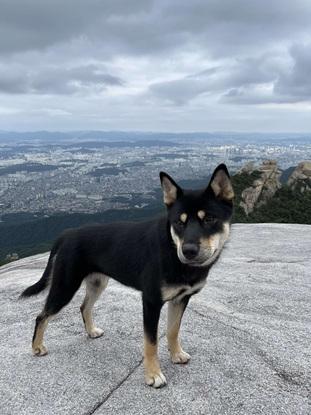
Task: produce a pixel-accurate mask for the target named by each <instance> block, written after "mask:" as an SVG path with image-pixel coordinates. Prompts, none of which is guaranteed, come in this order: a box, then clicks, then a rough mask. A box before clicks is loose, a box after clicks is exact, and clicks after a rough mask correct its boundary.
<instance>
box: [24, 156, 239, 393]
mask: <svg viewBox="0 0 311 415" xmlns="http://www.w3.org/2000/svg"><path fill="white" fill-rule="evenodd" d="M160 178H161V184H162V189H163V195H164V203H165V204H166V206H167V216H165V217H163V218H160V219H154V220H151V221H148V222H140V223H125V222H124V223H114V224H107V225H94V226H87V227H82V228H79V229H74V230H69V231H66V232H65V233H64V234H63V235H62V236H61V237H60V238H59V239H58V240H57V241H56V243H55V244H54V246H53V248H52V250H51V254H50V258H49V261H48V264H47V267H46V269H45V271H44V273H43V276H42V278H41V279H40V280H39V281H38V282H37V283H36V284H34V285H32V286H31V287H29V288H27V289H26V290H25V291H24V292H23V293H22V296H24V297H28V296H31V295H34V294H37V293H39V292H40V291H42V290H43V289H44V288H46V287H47V286H48V285H49V286H50V290H49V294H48V297H47V300H46V303H45V306H44V309H43V311H42V312H41V313H40V314H39V315H38V317H37V319H36V326H35V331H34V335H33V341H32V348H33V353H34V354H35V355H37V356H43V355H45V354H46V353H47V349H46V348H45V346H44V345H43V335H44V331H45V329H46V327H47V324H48V322H49V320H50V319H51V318H52V317H53V316H55V314H57V313H58V312H59V311H60V310H61V309H62V308H63V307H64V306H65V305H66V304H68V303H69V301H70V300H71V299H72V297H73V296H74V294H75V292H76V291H77V290H78V289H79V287H80V285H81V283H82V281H83V280H84V281H85V284H86V295H85V299H84V301H83V304H82V306H81V312H82V317H83V321H84V324H85V328H86V331H87V333H88V335H89V336H90V337H93V338H96V337H99V336H101V335H102V334H103V331H102V330H101V329H99V328H97V327H96V326H95V325H94V321H93V318H92V309H93V306H94V303H95V302H96V300H97V299H98V298H99V296H100V294H101V293H102V292H103V290H104V289H105V288H106V286H107V283H108V279H109V278H113V279H115V280H117V281H119V282H121V283H123V284H125V285H127V286H130V287H133V288H135V289H137V290H140V291H141V292H142V301H143V319H144V366H145V379H146V383H147V384H148V385H152V386H153V387H155V388H158V387H161V386H163V385H165V384H166V379H165V376H164V375H163V373H162V371H161V369H160V364H159V360H158V356H157V349H158V340H157V337H158V336H157V331H158V321H159V316H160V311H161V308H162V306H163V304H164V303H165V302H167V301H168V302H169V304H168V321H167V340H168V347H169V351H170V355H171V359H172V361H173V362H174V363H187V362H188V360H189V359H190V356H189V354H188V353H186V352H185V351H184V350H183V349H182V347H181V345H180V342H179V339H178V332H179V328H180V323H181V318H182V315H183V313H184V311H185V308H186V306H187V304H188V301H189V299H190V297H191V296H192V295H193V294H195V293H198V292H199V291H200V290H201V289H202V287H203V286H204V284H205V282H206V277H207V274H208V272H209V270H210V268H211V267H212V265H213V264H214V263H215V261H216V260H217V258H218V257H219V254H220V252H221V250H222V248H223V245H224V243H225V241H226V239H227V238H228V236H229V230H230V218H231V216H232V210H233V206H232V199H233V189H232V186H231V182H230V178H229V174H228V171H227V168H226V166H225V165H224V164H221V165H220V166H218V167H217V168H216V170H215V171H214V173H213V175H212V178H211V180H210V183H209V185H208V186H207V188H206V189H204V190H183V189H181V188H180V187H179V186H178V185H177V184H176V183H175V182H174V180H173V179H172V178H171V177H170V176H169V175H167V174H166V173H160Z"/></svg>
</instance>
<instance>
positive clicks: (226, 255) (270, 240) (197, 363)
mask: <svg viewBox="0 0 311 415" xmlns="http://www.w3.org/2000/svg"><path fill="white" fill-rule="evenodd" d="M310 246H311V227H310V226H307V225H277V224H259V225H234V226H233V229H232V236H231V240H230V242H229V243H228V244H227V246H226V248H225V250H224V252H223V255H222V258H221V260H220V261H219V262H218V263H217V265H216V266H215V267H214V268H213V270H212V272H211V274H210V276H209V279H208V284H207V286H206V287H205V288H204V289H203V290H202V292H201V293H200V294H198V295H197V296H195V297H194V298H193V299H192V300H191V302H190V305H189V308H188V309H187V311H186V313H185V317H184V320H183V325H182V330H181V337H182V340H183V346H184V349H185V350H186V351H187V352H189V353H190V354H191V355H192V359H191V361H190V363H189V364H188V365H186V366H179V365H173V364H172V363H171V362H170V361H169V358H168V353H167V350H166V342H165V338H164V337H163V335H164V328H165V314H166V307H164V310H163V315H162V318H161V325H160V335H161V340H160V359H161V362H162V369H163V372H164V373H165V375H166V377H167V380H168V386H167V387H166V388H163V389H160V390H154V389H152V388H150V387H148V386H146V385H145V384H144V381H143V368H142V359H141V354H142V338H143V335H142V313H141V303H140V295H139V293H137V292H135V291H133V290H131V289H128V288H125V287H122V286H120V285H118V284H117V283H115V282H112V281H111V282H110V283H109V285H108V288H107V291H106V292H105V293H104V294H103V296H102V298H101V299H100V301H99V302H98V303H97V305H96V306H95V308H96V311H95V318H96V322H97V324H98V326H99V327H102V328H103V329H104V336H103V337H101V338H98V339H95V340H91V339H88V338H87V337H86V334H85V332H84V328H83V324H82V319H81V317H80V314H79V305H80V303H81V301H82V296H83V291H84V290H83V289H81V290H80V291H79V293H78V294H77V295H76V297H75V298H74V299H73V301H72V302H71V303H70V305H69V306H68V307H66V308H65V309H64V310H63V311H62V312H61V313H60V314H59V315H58V316H57V318H56V319H55V320H54V321H53V322H51V323H50V325H49V327H48V330H47V333H46V345H47V347H48V349H49V354H48V355H47V356H45V357H42V358H36V357H33V356H32V354H31V348H30V341H31V336H32V331H33V326H34V319H35V316H36V315H37V314H38V313H39V312H40V310H41V308H42V303H43V301H44V295H40V296H38V297H36V298H30V299H28V300H18V295H19V294H20V292H21V291H22V290H23V289H24V288H25V287H26V286H28V285H30V284H31V283H33V282H35V281H37V280H38V279H39V277H40V276H41V273H42V270H43V268H44V266H45V263H46V259H47V255H37V256H34V257H31V258H26V259H23V260H20V261H17V262H14V263H11V264H9V265H6V266H4V267H2V268H0V291H1V296H0V304H1V314H0V319H1V324H0V330H1V337H0V364H1V370H0V413H1V415H15V414H16V415H17V414H18V415H23V414H27V415H29V414H31V415H36V414H40V415H42V414H44V415H48V414H52V415H58V414H78V415H79V414H81V415H82V414H97V415H99V414H105V415H110V414H111V415H118V414H120V415H121V414H122V415H124V414H131V415H132V414H157V415H158V414H202V415H203V414H204V415H209V414H212V415H216V414H217V415H224V414H230V415H232V414H245V415H246V414H247V415H250V414H265V415H267V414H269V415H273V414H282V415H284V414H288V415H293V414H295V415H298V414H301V415H306V414H308V413H311V408H310V388H311V368H310V366H311V351H310V344H311V324H310V303H311V302H310V300H311V298H310V297H311V293H310V291H311V278H310V276H311V275H310V270H311V259H310Z"/></svg>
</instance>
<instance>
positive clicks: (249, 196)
mask: <svg viewBox="0 0 311 415" xmlns="http://www.w3.org/2000/svg"><path fill="white" fill-rule="evenodd" d="M254 171H257V172H259V174H260V176H259V178H258V179H256V180H255V181H254V182H253V184H252V186H250V187H248V188H246V189H244V190H243V192H242V194H241V201H240V206H241V207H242V209H243V210H244V212H245V213H246V215H249V214H250V213H251V212H252V211H253V210H254V208H255V207H259V206H261V205H263V204H265V203H266V202H267V200H269V199H270V198H271V197H273V196H274V194H275V192H276V191H277V190H278V189H279V188H280V187H281V182H280V176H281V173H282V172H281V170H280V169H279V168H278V165H277V163H276V161H274V160H266V161H264V162H263V163H262V165H261V166H260V167H259V168H257V169H255V168H254V166H253V165H249V164H247V165H246V166H245V167H244V168H243V169H242V170H241V172H240V173H247V174H251V173H252V172H254Z"/></svg>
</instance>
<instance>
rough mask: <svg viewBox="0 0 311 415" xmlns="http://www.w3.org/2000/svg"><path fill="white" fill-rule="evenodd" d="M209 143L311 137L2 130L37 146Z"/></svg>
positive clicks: (306, 138) (8, 137) (2, 137)
mask: <svg viewBox="0 0 311 415" xmlns="http://www.w3.org/2000/svg"><path fill="white" fill-rule="evenodd" d="M191 139H195V140H203V141H206V140H208V141H209V142H210V143H219V142H220V141H221V142H223V143H228V144H230V143H232V144H233V143H260V144H271V143H286V144H291V143H292V144H305V143H310V141H311V133H309V134H307V133H251V132H248V133H240V132H234V131H232V132H180V133H179V132H178V133H172V132H152V131H98V130H96V131H25V132H18V131H3V130H0V144H1V143H8V144H9V143H23V142H27V143H29V142H31V144H35V143H36V142H37V143H39V142H44V143H55V142H59V141H62V142H68V141H69V142H79V141H89V140H96V141H98V140H100V141H101V140H103V141H150V140H156V141H158V140H161V141H172V140H173V141H188V140H191Z"/></svg>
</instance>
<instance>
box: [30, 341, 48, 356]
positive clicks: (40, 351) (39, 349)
mask: <svg viewBox="0 0 311 415" xmlns="http://www.w3.org/2000/svg"><path fill="white" fill-rule="evenodd" d="M32 352H33V354H34V356H45V355H46V354H48V349H47V348H46V347H45V346H43V344H42V345H41V346H36V347H33V348H32Z"/></svg>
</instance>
